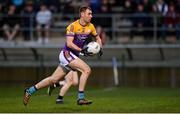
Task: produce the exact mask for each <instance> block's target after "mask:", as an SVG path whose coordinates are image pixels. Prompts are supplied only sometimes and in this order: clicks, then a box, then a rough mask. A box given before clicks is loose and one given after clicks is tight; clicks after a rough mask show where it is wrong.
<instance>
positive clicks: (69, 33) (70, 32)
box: [66, 24, 82, 52]
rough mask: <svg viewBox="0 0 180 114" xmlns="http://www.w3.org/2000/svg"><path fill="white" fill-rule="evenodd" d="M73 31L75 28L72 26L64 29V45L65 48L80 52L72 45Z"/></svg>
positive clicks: (79, 49)
mask: <svg viewBox="0 0 180 114" xmlns="http://www.w3.org/2000/svg"><path fill="white" fill-rule="evenodd" d="M74 29H75V28H74V25H73V24H70V25H69V26H68V27H67V29H66V44H67V47H69V48H71V49H73V50H76V51H79V52H80V51H81V50H82V49H81V48H79V47H78V46H77V45H75V44H74V43H73V40H74V35H75V31H74Z"/></svg>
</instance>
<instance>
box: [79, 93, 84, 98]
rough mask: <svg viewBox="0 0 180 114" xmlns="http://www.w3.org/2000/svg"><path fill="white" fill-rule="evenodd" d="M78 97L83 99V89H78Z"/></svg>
mask: <svg viewBox="0 0 180 114" xmlns="http://www.w3.org/2000/svg"><path fill="white" fill-rule="evenodd" d="M78 99H84V91H79V93H78Z"/></svg>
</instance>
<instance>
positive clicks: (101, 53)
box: [98, 48, 103, 56]
mask: <svg viewBox="0 0 180 114" xmlns="http://www.w3.org/2000/svg"><path fill="white" fill-rule="evenodd" d="M98 55H99V56H102V55H103V51H102V48H101V49H100V51H99V54H98Z"/></svg>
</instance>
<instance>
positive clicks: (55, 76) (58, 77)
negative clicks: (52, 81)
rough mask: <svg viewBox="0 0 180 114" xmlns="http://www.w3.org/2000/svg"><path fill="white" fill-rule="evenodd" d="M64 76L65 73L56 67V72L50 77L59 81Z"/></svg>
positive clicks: (59, 67)
mask: <svg viewBox="0 0 180 114" xmlns="http://www.w3.org/2000/svg"><path fill="white" fill-rule="evenodd" d="M65 74H66V72H65V71H64V70H63V68H62V67H61V66H58V67H57V68H56V70H55V71H54V73H53V74H52V75H51V76H52V77H53V78H56V79H60V78H62V77H63V76H64V75H65Z"/></svg>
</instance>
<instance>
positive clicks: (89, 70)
mask: <svg viewBox="0 0 180 114" xmlns="http://www.w3.org/2000/svg"><path fill="white" fill-rule="evenodd" d="M84 73H85V74H87V75H90V74H91V68H90V67H87V68H86V69H85V70H84Z"/></svg>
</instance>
